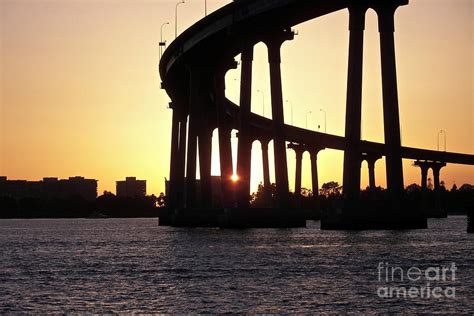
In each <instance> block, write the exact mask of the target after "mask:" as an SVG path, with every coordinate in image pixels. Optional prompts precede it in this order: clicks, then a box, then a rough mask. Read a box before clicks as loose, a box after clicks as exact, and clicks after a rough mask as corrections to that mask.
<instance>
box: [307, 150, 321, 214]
mask: <svg viewBox="0 0 474 316" xmlns="http://www.w3.org/2000/svg"><path fill="white" fill-rule="evenodd" d="M318 151H319V150H317V149H313V150H310V152H309V155H310V157H311V184H312V190H313V206H314V209H315V210H319V209H320V204H321V203H320V202H321V201H320V200H319V179H318Z"/></svg>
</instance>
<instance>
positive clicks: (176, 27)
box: [174, 0, 184, 39]
mask: <svg viewBox="0 0 474 316" xmlns="http://www.w3.org/2000/svg"><path fill="white" fill-rule="evenodd" d="M182 3H184V0H181V1H179V2H178V3H176V9H175V10H174V38H175V39H176V37H178V6H179V5H180V4H182Z"/></svg>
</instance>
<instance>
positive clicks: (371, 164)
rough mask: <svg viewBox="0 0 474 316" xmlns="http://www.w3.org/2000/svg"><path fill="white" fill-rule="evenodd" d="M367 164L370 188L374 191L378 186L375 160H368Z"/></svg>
mask: <svg viewBox="0 0 474 316" xmlns="http://www.w3.org/2000/svg"><path fill="white" fill-rule="evenodd" d="M367 166H368V168H369V188H370V191H372V192H373V191H374V190H375V189H376V187H377V186H376V185H375V161H373V160H371V161H367Z"/></svg>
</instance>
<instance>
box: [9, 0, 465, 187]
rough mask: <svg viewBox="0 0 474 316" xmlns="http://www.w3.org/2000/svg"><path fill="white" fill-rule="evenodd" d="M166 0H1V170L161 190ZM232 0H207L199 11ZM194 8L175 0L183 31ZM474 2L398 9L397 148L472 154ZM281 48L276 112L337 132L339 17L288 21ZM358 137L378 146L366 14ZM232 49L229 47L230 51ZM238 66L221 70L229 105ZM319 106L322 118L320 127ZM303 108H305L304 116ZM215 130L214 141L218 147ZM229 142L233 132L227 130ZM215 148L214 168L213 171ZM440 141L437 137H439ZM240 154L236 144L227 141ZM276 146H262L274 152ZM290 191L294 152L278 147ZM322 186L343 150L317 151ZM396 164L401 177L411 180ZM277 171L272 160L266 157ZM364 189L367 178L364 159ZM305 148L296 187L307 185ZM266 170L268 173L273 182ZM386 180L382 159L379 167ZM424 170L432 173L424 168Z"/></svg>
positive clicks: (198, 14)
mask: <svg viewBox="0 0 474 316" xmlns="http://www.w3.org/2000/svg"><path fill="white" fill-rule="evenodd" d="M176 2H177V1H174V0H173V1H171V0H0V49H1V55H0V56H1V59H0V87H1V90H0V93H1V94H0V96H1V103H0V175H5V176H8V178H9V179H28V180H38V179H41V178H43V177H48V176H55V177H59V178H67V177H69V176H76V175H81V176H85V177H88V178H95V179H98V180H99V194H101V193H102V191H104V190H109V191H112V192H115V181H116V180H120V179H123V178H125V177H126V176H136V177H137V178H140V179H146V180H148V193H149V194H152V193H154V194H159V193H160V192H161V191H164V178H165V177H169V151H170V131H171V110H169V109H167V105H168V102H169V101H170V100H169V98H168V96H167V95H166V92H165V91H164V90H161V89H160V78H159V74H158V70H157V67H158V62H159V53H158V42H159V40H160V26H161V25H162V24H163V23H165V22H170V25H167V26H165V27H164V29H163V30H164V33H163V35H164V37H165V39H166V40H167V41H168V43H169V42H170V41H172V40H173V39H174V13H175V4H176ZM229 2H230V1H218V0H208V1H207V5H208V11H209V12H211V11H213V10H216V9H218V8H219V7H221V6H223V5H225V4H227V3H229ZM203 16H204V1H203V0H187V2H186V4H184V5H180V6H179V18H178V20H179V24H178V29H179V31H182V30H184V29H185V28H187V27H189V26H191V25H192V24H194V23H195V22H197V21H198V20H199V19H200V18H202V17H203ZM473 20H474V1H472V0H411V1H410V4H409V5H408V6H404V7H401V8H399V9H398V11H397V15H396V34H395V38H396V54H397V71H398V86H399V100H400V117H401V129H402V144H403V145H404V146H411V147H420V148H427V149H436V148H437V137H438V133H439V131H440V130H445V131H446V134H447V144H446V145H447V150H448V151H454V152H463V153H470V154H474V128H473V125H474V98H473V91H474V81H473V74H474V64H473V60H474V35H473V34H474V25H473ZM295 29H296V30H298V36H296V37H295V40H293V41H291V42H287V43H285V45H284V47H283V52H282V54H283V55H282V71H283V95H284V100H289V101H290V102H285V121H286V122H287V123H288V124H290V123H291V105H292V106H293V124H294V125H297V126H300V127H305V125H306V117H307V118H308V128H310V129H313V130H317V129H318V125H319V126H320V131H324V128H325V127H326V129H327V132H328V133H330V134H336V135H341V136H342V135H344V113H345V98H346V78H347V57H348V55H347V54H348V53H347V50H348V35H349V34H348V12H347V11H346V10H345V11H340V12H337V13H334V14H331V15H328V16H325V17H323V18H320V19H317V20H312V21H308V22H306V23H304V24H301V25H298V26H295ZM365 34H366V41H365V56H364V63H365V64H364V88H363V89H364V90H363V101H362V103H363V118H362V121H363V127H362V138H363V139H365V140H372V141H378V142H383V121H382V90H381V75H380V54H379V46H378V44H379V41H378V30H377V23H376V15H375V13H374V12H373V11H369V12H368V14H367V25H366V33H365ZM255 52H256V56H255V60H254V63H255V65H254V75H255V78H254V86H253V90H254V93H253V100H252V111H254V112H255V113H258V114H262V101H263V99H262V94H260V93H257V90H258V89H260V90H262V91H264V95H265V114H266V116H267V117H269V115H270V113H271V100H270V83H269V77H268V63H267V59H266V48H265V46H264V45H263V44H258V45H257V46H256V47H255ZM237 57H238V56H237ZM239 76H240V69H237V70H234V71H230V72H229V73H228V75H227V77H226V82H227V91H226V94H227V96H228V98H229V99H231V100H234V101H236V102H237V101H238V86H239V83H238V80H239ZM320 109H323V110H324V111H325V112H326V115H327V126H324V119H323V112H322V111H320ZM309 111H311V113H309ZM216 141H217V137H214V144H216ZM233 142H234V144H236V138H234V139H233ZM215 147H216V146H214V148H213V150H214V149H215V150H214V155H213V174H216V175H218V174H219V167H218V164H217V162H218V161H217V160H218V156H217V151H216V150H217V148H215ZM440 147H441V149H443V150H444V141H443V139H442V137H440ZM234 149H236V148H234ZM260 157H261V152H260V145H259V144H258V143H255V144H254V147H253V162H252V163H253V165H252V186H253V189H255V187H256V185H257V183H258V182H260V181H262V180H261V179H262V171H261V158H260ZM272 158H273V155H271V160H272ZM288 161H289V179H290V189H291V190H293V185H294V163H295V161H294V153H293V152H291V151H288ZM318 162H319V165H318V166H319V171H320V172H319V181H320V183H321V184H322V183H324V182H327V181H331V180H335V181H338V182H339V183H341V182H342V164H343V154H342V152H337V151H330V150H326V151H322V152H321V153H320V154H319V156H318ZM412 163H413V161H410V160H405V161H404V175H405V185H408V184H410V183H413V182H416V183H419V182H420V172H419V169H417V168H415V167H413V166H411V164H412ZM271 166H273V164H271ZM361 170H362V184H361V186H362V187H365V186H366V185H367V182H368V176H367V168H366V164H364V165H363V168H362V169H361ZM309 171H310V166H309V156H305V158H304V163H303V174H304V175H303V186H304V187H308V188H310V187H311V185H310V183H311V177H310V173H309ZM273 174H274V173H273V172H271V175H272V180H273V179H274V176H273ZM376 174H377V184H378V185H382V186H385V171H384V162H383V161H379V162H378V163H377V166H376ZM429 176H430V177H432V176H431V173H430V175H429ZM441 179H442V180H444V181H445V182H446V185H447V186H448V187H451V186H452V185H453V183H456V184H457V185H458V186H460V185H462V184H463V183H466V182H469V183H474V167H466V166H460V165H448V167H447V168H445V169H443V170H442V172H441Z"/></svg>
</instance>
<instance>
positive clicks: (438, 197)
mask: <svg viewBox="0 0 474 316" xmlns="http://www.w3.org/2000/svg"><path fill="white" fill-rule="evenodd" d="M445 166H446V163H444V162H435V163H433V165H432V167H431V170H433V182H434V193H435V208H436V209H438V210H440V209H442V208H443V205H442V203H441V185H440V181H439V174H440V171H441V168H443V167H445Z"/></svg>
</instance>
